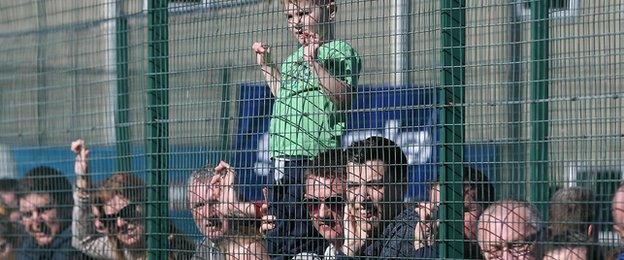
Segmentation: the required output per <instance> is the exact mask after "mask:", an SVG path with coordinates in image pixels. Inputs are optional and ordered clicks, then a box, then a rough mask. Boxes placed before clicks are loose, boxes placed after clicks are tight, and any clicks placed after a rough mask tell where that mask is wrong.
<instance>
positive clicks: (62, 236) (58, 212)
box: [17, 166, 88, 260]
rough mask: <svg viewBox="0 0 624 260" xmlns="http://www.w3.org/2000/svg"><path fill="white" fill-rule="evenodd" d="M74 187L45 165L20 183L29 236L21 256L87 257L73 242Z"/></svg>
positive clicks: (24, 224) (22, 209)
mask: <svg viewBox="0 0 624 260" xmlns="http://www.w3.org/2000/svg"><path fill="white" fill-rule="evenodd" d="M71 205H73V201H72V187H71V185H70V184H69V181H68V180H67V178H65V176H63V175H62V174H61V173H60V172H58V171H57V170H55V169H53V168H50V167H46V166H41V167H37V168H34V169H32V170H30V171H28V172H27V173H26V177H25V178H24V179H22V180H21V182H20V196H19V210H20V213H21V218H22V220H21V221H22V225H23V226H24V230H25V231H26V233H28V235H29V237H28V238H26V239H25V240H24V241H23V242H22V243H23V244H22V246H21V248H19V250H18V251H17V259H46V260H48V259H51V260H56V259H58V260H61V259H87V258H88V257H86V256H85V255H83V254H81V253H80V252H79V251H77V250H76V249H74V248H73V247H72V244H71V240H72V233H71V228H70V223H71V210H72V206H71Z"/></svg>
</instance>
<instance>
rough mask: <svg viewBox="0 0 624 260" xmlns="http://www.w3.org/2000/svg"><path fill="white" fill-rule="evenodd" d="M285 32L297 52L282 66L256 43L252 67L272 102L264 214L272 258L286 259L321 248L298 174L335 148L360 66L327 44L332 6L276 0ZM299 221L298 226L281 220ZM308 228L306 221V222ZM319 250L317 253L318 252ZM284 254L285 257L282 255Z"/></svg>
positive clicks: (341, 45)
mask: <svg viewBox="0 0 624 260" xmlns="http://www.w3.org/2000/svg"><path fill="white" fill-rule="evenodd" d="M283 4H284V14H285V16H286V18H287V20H288V30H289V31H290V32H291V33H292V35H293V36H294V38H295V39H296V40H297V41H298V42H299V44H300V45H301V47H300V48H299V49H298V50H297V51H295V52H294V53H292V54H291V55H290V56H288V58H286V60H285V61H284V62H283V63H282V64H281V67H280V68H278V66H277V65H276V64H275V63H274V62H273V60H272V59H271V52H270V47H269V45H267V44H265V43H262V42H256V43H254V44H253V46H252V48H253V50H254V52H255V54H256V61H257V63H258V65H260V67H261V70H262V74H263V76H264V78H265V80H266V81H267V83H268V85H269V87H270V89H271V93H272V94H273V95H274V96H275V103H274V105H273V113H272V115H271V122H270V125H269V153H270V156H271V158H272V159H273V161H274V162H275V171H274V176H273V177H274V178H273V179H274V180H275V185H272V186H271V189H272V192H271V193H270V195H269V196H270V201H271V203H272V206H271V209H270V212H269V213H270V214H271V215H274V216H275V217H276V219H277V221H276V223H275V228H274V229H273V230H271V231H270V232H269V233H268V234H267V238H268V249H269V252H270V253H271V254H273V255H274V256H275V255H281V256H284V257H286V258H292V256H293V255H295V254H298V253H301V252H311V253H318V254H319V255H320V254H322V253H323V251H322V250H323V249H324V247H325V246H326V245H325V243H324V242H326V241H322V239H320V240H315V238H319V237H320V236H318V234H315V233H314V228H313V227H312V226H311V225H310V224H309V223H301V222H302V221H304V220H305V219H306V218H307V213H306V212H305V207H302V205H301V199H302V194H303V191H302V188H301V185H302V184H303V176H302V175H303V168H304V166H305V164H306V162H307V160H308V159H309V158H311V157H313V156H315V155H317V154H318V153H319V152H321V151H323V150H326V149H332V148H339V147H340V138H341V135H342V134H343V132H344V129H345V116H344V114H342V113H339V112H338V110H339V109H343V108H345V107H346V106H347V105H348V103H349V101H350V99H351V94H352V93H354V90H355V87H356V86H357V80H358V77H359V73H360V69H361V60H360V57H359V55H358V54H357V52H356V51H355V49H353V48H352V47H351V46H350V45H349V44H348V43H346V42H344V41H339V40H334V31H335V29H334V23H333V22H334V20H335V17H336V13H337V6H336V4H335V2H334V0H283ZM287 220H298V222H293V221H287ZM306 222H309V221H306ZM319 250H320V251H319ZM288 256H290V257H288Z"/></svg>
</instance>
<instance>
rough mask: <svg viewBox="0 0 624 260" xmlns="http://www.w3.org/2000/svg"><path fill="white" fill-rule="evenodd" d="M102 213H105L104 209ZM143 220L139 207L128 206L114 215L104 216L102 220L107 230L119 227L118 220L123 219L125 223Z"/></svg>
mask: <svg viewBox="0 0 624 260" xmlns="http://www.w3.org/2000/svg"><path fill="white" fill-rule="evenodd" d="M100 212H104V211H103V209H101V210H100ZM140 218H141V212H139V209H138V206H137V205H128V206H125V207H124V208H123V209H121V210H120V211H118V212H117V213H114V214H102V215H101V217H100V220H101V221H102V223H103V224H104V226H106V227H107V228H112V227H116V226H117V219H123V220H124V221H129V222H132V221H137V220H139V219H140Z"/></svg>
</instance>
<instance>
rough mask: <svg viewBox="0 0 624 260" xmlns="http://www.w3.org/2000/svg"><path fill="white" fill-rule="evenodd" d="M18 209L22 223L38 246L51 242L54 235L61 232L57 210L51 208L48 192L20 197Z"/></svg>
mask: <svg viewBox="0 0 624 260" xmlns="http://www.w3.org/2000/svg"><path fill="white" fill-rule="evenodd" d="M19 202H20V203H19V209H20V213H21V215H22V225H24V229H25V230H26V232H28V234H29V235H30V236H32V237H33V238H34V239H35V241H36V242H37V244H38V245H39V246H47V245H49V244H50V243H52V240H54V237H56V235H58V234H59V233H61V223H60V222H59V219H58V218H59V210H58V209H56V208H53V206H52V201H51V198H50V195H49V194H36V193H31V194H28V195H26V196H25V197H23V198H21V199H20V201H19Z"/></svg>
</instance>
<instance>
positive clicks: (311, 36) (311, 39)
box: [303, 31, 320, 61]
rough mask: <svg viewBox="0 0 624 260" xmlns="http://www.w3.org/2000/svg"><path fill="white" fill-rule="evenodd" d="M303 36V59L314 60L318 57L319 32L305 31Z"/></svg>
mask: <svg viewBox="0 0 624 260" xmlns="http://www.w3.org/2000/svg"><path fill="white" fill-rule="evenodd" d="M303 37H304V38H303V59H304V60H305V61H313V60H314V59H316V50H317V49H318V47H319V46H320V44H319V42H320V41H319V38H318V34H316V33H312V32H309V31H305V32H303Z"/></svg>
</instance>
